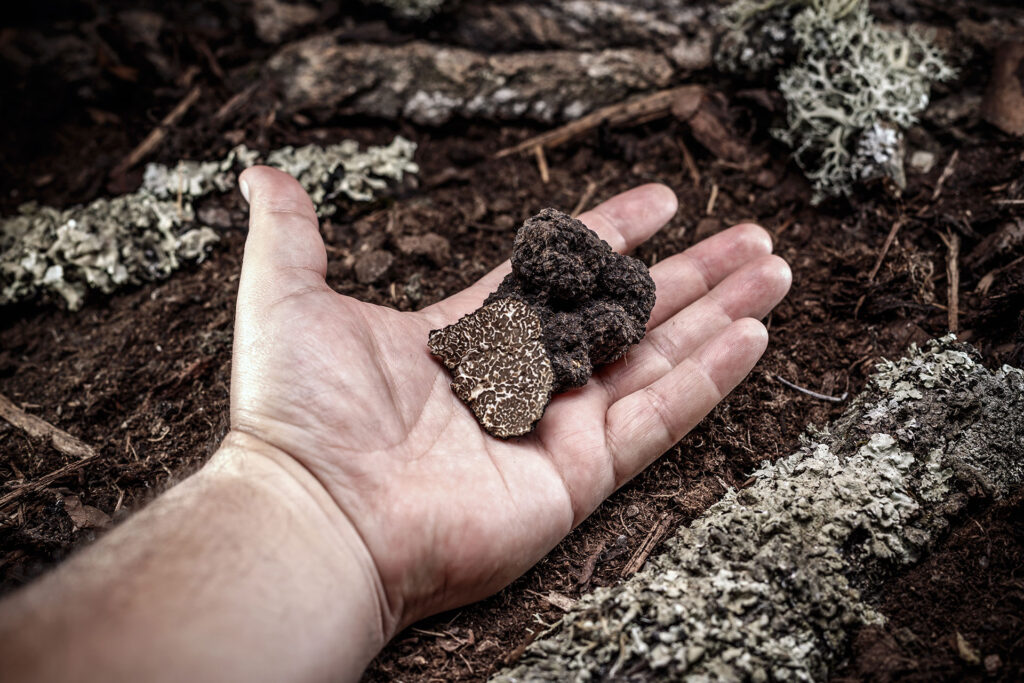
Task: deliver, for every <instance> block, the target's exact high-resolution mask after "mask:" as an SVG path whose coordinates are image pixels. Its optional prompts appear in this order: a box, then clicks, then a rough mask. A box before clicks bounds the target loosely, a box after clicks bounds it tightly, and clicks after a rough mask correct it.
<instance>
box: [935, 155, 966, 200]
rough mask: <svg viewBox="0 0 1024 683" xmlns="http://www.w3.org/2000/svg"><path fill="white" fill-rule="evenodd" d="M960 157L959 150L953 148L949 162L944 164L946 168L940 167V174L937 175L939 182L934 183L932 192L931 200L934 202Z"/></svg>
mask: <svg viewBox="0 0 1024 683" xmlns="http://www.w3.org/2000/svg"><path fill="white" fill-rule="evenodd" d="M959 158H960V150H954V151H953V156H951V157H950V158H949V163H947V164H946V168H944V169H942V175H940V176H939V182H937V183H935V191H933V192H932V201H933V202H934V201H935V200H936V199H938V198H939V195H940V194H942V186H943V185H945V184H946V181H947V180H949V177H950V176H951V175H953V169H954V168H956V162H957V159H959Z"/></svg>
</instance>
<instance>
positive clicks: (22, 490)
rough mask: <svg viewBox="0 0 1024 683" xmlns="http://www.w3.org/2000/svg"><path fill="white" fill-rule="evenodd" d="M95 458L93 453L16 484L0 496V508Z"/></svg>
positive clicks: (43, 487)
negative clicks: (18, 484) (33, 478)
mask: <svg viewBox="0 0 1024 683" xmlns="http://www.w3.org/2000/svg"><path fill="white" fill-rule="evenodd" d="M95 459H96V457H95V455H91V456H89V457H87V458H82V459H81V460H76V461H75V462H69V463H68V464H67V465H64V466H63V467H59V468H57V469H55V470H54V471H52V472H50V473H49V474H44V475H43V476H41V477H39V478H38V479H36V480H35V481H29V482H25V483H24V484H22V485H20V486H18V488H16V489H14V490H13V491H11V492H10V493H8V494H6V495H4V496H3V497H2V498H0V510H2V509H4V508H5V507H7V506H8V505H10V504H11V503H13V502H14V501H16V500H17V499H19V498H21V497H22V496H23V495H25V494H26V493H34V492H35V491H40V490H42V489H45V488H46V487H47V486H49V485H50V484H52V483H53V482H55V481H57V480H58V479H60V478H61V477H64V476H67V475H68V474H70V473H72V472H74V471H75V470H78V469H81V468H82V467H85V466H86V465H88V464H89V463H90V462H92V461H93V460H95Z"/></svg>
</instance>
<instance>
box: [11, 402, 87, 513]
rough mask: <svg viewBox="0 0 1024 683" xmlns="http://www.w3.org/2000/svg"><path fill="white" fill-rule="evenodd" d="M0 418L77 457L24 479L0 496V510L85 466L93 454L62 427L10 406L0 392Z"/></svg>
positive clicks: (84, 444) (66, 453) (68, 454)
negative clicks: (31, 479)
mask: <svg viewBox="0 0 1024 683" xmlns="http://www.w3.org/2000/svg"><path fill="white" fill-rule="evenodd" d="M0 417H2V418H3V419H5V420H7V421H8V422H10V423H11V424H12V425H14V426H15V427H17V428H18V429H21V430H22V431H24V432H25V433H26V434H28V435H29V436H32V437H35V438H37V439H38V438H46V439H49V440H50V443H51V444H52V445H53V447H54V448H56V449H57V450H58V451H60V452H61V453H63V454H64V455H67V456H70V457H73V458H79V460H76V461H75V462H71V463H68V464H67V465H64V466H63V467H60V468H58V469H56V470H54V471H52V472H50V473H49V474H44V475H43V476H41V477H39V478H38V479H36V480H35V481H30V482H25V483H23V484H21V485H20V486H18V487H17V488H15V489H14V490H12V491H10V492H8V493H7V494H5V495H4V496H2V497H0V509H3V508H5V507H7V506H8V505H10V504H11V503H13V502H14V501H15V500H17V499H18V498H21V497H22V496H23V495H25V494H26V493H32V492H34V491H39V490H40V489H44V488H46V487H47V486H49V485H50V484H52V483H53V482H54V481H56V480H58V479H60V478H61V477H63V476H65V475H67V474H68V473H70V472H73V471H75V470H77V469H79V468H81V467H83V466H85V465H87V464H88V463H90V462H91V461H92V460H93V459H95V458H96V456H97V452H96V450H95V449H93V448H92V446H89V445H88V444H86V443H84V442H83V441H80V440H79V439H77V438H75V437H73V436H71V435H70V434H68V433H67V432H65V431H64V430H63V429H60V428H58V427H54V426H53V425H52V424H50V423H49V422H47V421H46V420H43V419H42V418H39V417H36V416H35V415H29V414H28V413H26V412H25V411H24V410H22V409H21V408H19V407H18V406H16V405H14V403H12V402H11V400H10V399H9V398H7V397H6V396H4V395H3V394H0Z"/></svg>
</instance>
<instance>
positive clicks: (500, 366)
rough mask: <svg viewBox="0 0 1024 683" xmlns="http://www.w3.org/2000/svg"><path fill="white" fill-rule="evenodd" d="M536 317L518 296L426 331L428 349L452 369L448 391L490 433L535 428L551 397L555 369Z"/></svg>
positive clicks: (518, 432) (503, 434) (509, 433)
mask: <svg viewBox="0 0 1024 683" xmlns="http://www.w3.org/2000/svg"><path fill="white" fill-rule="evenodd" d="M541 332H542V328H541V324H540V318H539V317H537V314H536V313H534V312H533V311H532V310H531V309H530V307H529V306H528V305H527V304H526V303H525V302H523V301H520V300H518V299H501V300H499V301H496V302H494V303H492V304H489V305H486V306H483V307H482V308H479V309H477V310H476V311H474V312H473V313H470V314H469V315H466V316H463V317H462V318H461V319H460V320H459V321H458V322H456V323H455V324H453V325H449V326H448V327H445V328H444V329H442V330H433V331H432V332H431V333H430V339H429V341H428V344H429V346H430V352H431V353H433V354H434V355H435V356H437V357H438V358H440V359H441V360H442V362H444V364H445V366H447V367H448V369H449V370H451V372H452V391H454V392H455V394H456V395H457V396H458V397H459V398H461V399H462V400H463V402H465V403H466V405H468V406H469V407H470V409H471V410H472V411H473V414H474V415H476V419H477V421H478V422H479V423H480V424H481V425H483V427H484V429H486V430H487V431H488V432H489V433H491V434H493V435H494V436H498V437H501V438H503V439H507V438H509V437H513V436H521V435H523V434H526V433H528V432H529V431H531V430H532V429H533V426H534V425H535V424H536V423H537V421H538V420H539V419H540V418H541V416H542V415H543V414H544V409H545V408H547V405H548V402H549V401H550V400H551V390H552V388H553V386H554V373H553V372H552V371H551V362H550V361H549V360H548V355H547V352H546V351H545V350H544V345H543V343H542V342H541Z"/></svg>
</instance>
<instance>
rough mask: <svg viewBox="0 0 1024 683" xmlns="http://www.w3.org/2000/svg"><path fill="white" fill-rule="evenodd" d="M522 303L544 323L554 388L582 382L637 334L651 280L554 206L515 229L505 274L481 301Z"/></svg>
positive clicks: (650, 297) (650, 299) (650, 301)
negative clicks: (514, 300)
mask: <svg viewBox="0 0 1024 683" xmlns="http://www.w3.org/2000/svg"><path fill="white" fill-rule="evenodd" d="M508 297H512V298H517V299H522V300H523V301H526V302H527V303H528V304H530V307H531V308H532V309H533V310H534V311H535V312H536V313H537V315H538V316H539V317H540V319H541V323H542V325H543V326H544V334H543V339H544V347H545V349H546V350H547V352H548V355H549V357H550V358H551V365H552V367H553V368H554V371H555V393H558V392H562V391H566V390H567V389H572V388H575V387H581V386H583V385H584V384H586V383H587V381H588V380H589V379H590V376H591V374H592V373H593V371H594V370H595V369H597V368H598V367H600V366H602V365H606V364H608V363H612V362H614V361H616V360H618V359H619V358H621V357H622V356H623V355H624V354H625V353H626V351H627V350H628V349H629V347H630V346H632V345H633V344H636V343H637V342H639V341H640V340H641V339H643V337H644V332H645V330H646V328H647V321H648V319H649V318H650V317H651V310H652V309H653V308H654V298H655V297H654V280H652V279H651V275H650V273H649V272H648V271H647V267H646V266H645V265H644V264H643V263H642V262H641V261H639V260H637V259H635V258H632V257H630V256H625V255H623V254H616V253H615V252H614V251H612V248H611V247H610V246H609V245H608V243H607V242H605V241H604V240H602V239H601V238H600V237H598V236H597V233H595V232H594V231H593V230H590V229H589V228H588V227H587V226H586V225H584V224H583V223H582V222H580V221H578V220H576V219H575V218H572V217H571V216H569V215H567V214H564V213H562V212H561V211H557V210H555V209H545V210H543V211H541V212H540V213H539V214H537V215H536V216H534V217H533V218H530V219H529V220H528V221H526V223H525V224H524V225H523V227H522V228H520V230H519V232H518V233H517V234H516V239H515V243H514V245H513V251H512V272H511V273H510V274H509V275H508V276H506V277H505V279H504V280H503V281H502V283H501V285H500V286H499V287H498V290H497V291H496V292H494V293H493V294H491V295H490V296H489V297H488V298H487V301H485V302H484V303H485V304H489V303H493V302H495V301H498V300H500V299H503V298H508Z"/></svg>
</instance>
